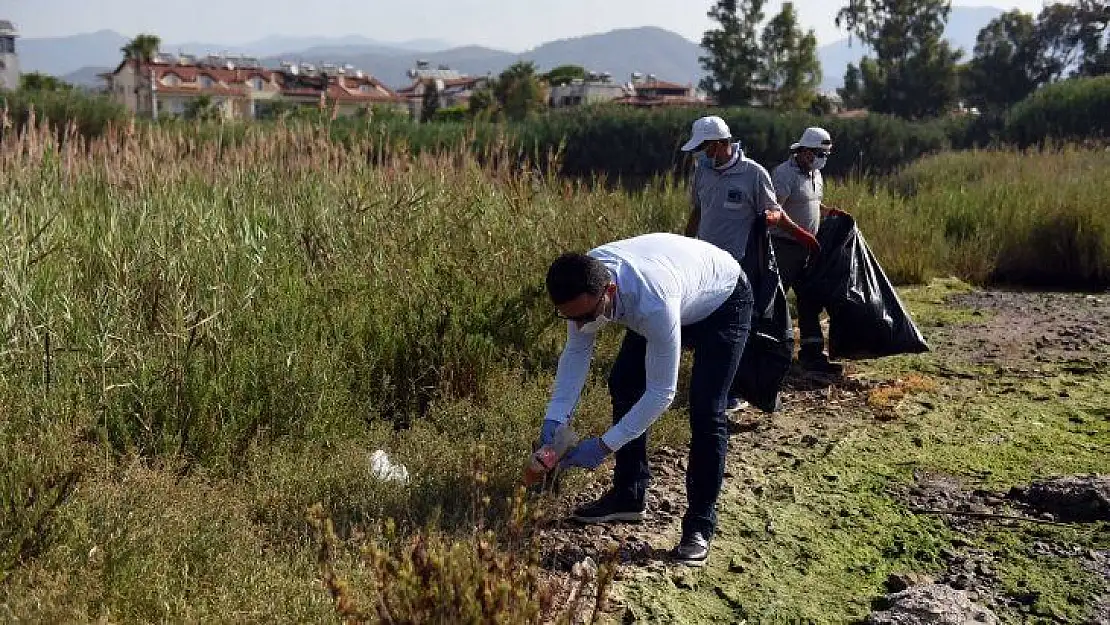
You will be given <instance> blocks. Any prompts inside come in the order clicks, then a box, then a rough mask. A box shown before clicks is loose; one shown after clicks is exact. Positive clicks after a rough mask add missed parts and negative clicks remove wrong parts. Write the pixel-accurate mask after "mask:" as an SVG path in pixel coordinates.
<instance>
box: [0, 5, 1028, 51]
mask: <svg viewBox="0 0 1110 625" xmlns="http://www.w3.org/2000/svg"><path fill="white" fill-rule="evenodd" d="M1043 2H1044V0H1016V1H1015V0H1009V1H1007V0H983V1H979V0H956V1H955V2H953V4H956V5H963V6H996V7H999V8H1001V9H1010V8H1020V9H1022V10H1025V11H1029V12H1034V13H1035V12H1037V11H1039V10H1040V8H1041V6H1042V4H1043ZM712 4H713V2H712V0H555V1H551V0H548V1H546V2H539V1H537V0H422V1H420V2H400V1H397V0H233V1H230V2H222V3H218V4H217V3H213V2H202V3H196V4H194V3H186V4H178V3H173V2H158V1H152V0H0V19H8V20H11V21H12V22H14V23H15V25H16V28H18V29H19V31H20V33H21V35H22V36H24V37H56V36H65V35H73V34H77V33H85V32H93V31H97V30H102V29H110V30H115V31H116V32H119V33H121V34H123V35H126V36H128V37H131V36H134V35H136V34H138V33H140V32H152V33H154V34H157V35H158V36H159V37H161V38H162V41H165V42H175V43H180V42H187V41H204V42H211V43H221V44H227V45H238V44H244V43H248V42H250V41H254V40H257V39H261V38H263V37H266V36H268V35H295V36H296V35H304V36H336V37H338V36H343V35H362V36H365V37H368V38H370V39H374V40H378V41H382V42H401V41H408V40H412V39H427V38H431V39H442V40H446V41H448V42H450V43H452V44H476V45H484V46H489V47H494V48H501V49H505V50H510V51H513V52H522V51H524V50H527V49H529V48H532V47H534V46H536V45H539V44H541V43H544V42H546V41H551V40H554V39H562V38H567V37H575V36H580V35H587V34H592V33H599V32H604V31H608V30H612V29H614V28H630V27H638V26H659V27H662V28H667V29H669V30H673V31H675V32H678V33H679V34H682V35H684V36H685V37H687V38H688V39H691V40H693V41H699V40H700V39H701V35H702V33H703V32H705V30H706V29H707V28H708V27H709V26H710V21H709V18H708V17H706V11H708V9H709V7H710V6H711V5H712ZM844 4H847V2H846V1H844V0H839V1H838V0H795V2H794V5H795V8H797V9H798V11H799V14H800V16H801V22H802V25H803V27H806V28H813V29H814V31H815V32H816V34H817V39H818V41H819V43H821V44H825V43H830V42H832V41H836V40H837V39H841V38H843V37H845V36H846V34H845V33H844V32H842V31H839V30H837V28H836V26H835V24H834V23H833V18H834V16H835V15H836V11H837V10H838V9H839V8H840V6H842V5H844ZM781 5H782V0H771V1H769V2H768V3H767V8H766V9H765V12H766V13H767V15H768V16H771V15H773V14H775V13H777V12H778V10H779V7H780V6H781ZM200 6H205V7H210V8H208V9H205V10H200V9H194V8H193V7H200ZM217 6H218V7H219V9H218V10H217V9H216V8H215V7H217Z"/></svg>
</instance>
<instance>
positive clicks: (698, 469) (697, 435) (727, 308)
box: [609, 274, 752, 538]
mask: <svg viewBox="0 0 1110 625" xmlns="http://www.w3.org/2000/svg"><path fill="white" fill-rule="evenodd" d="M751 315H752V293H751V288H750V287H749V286H748V280H747V278H746V277H744V276H743V274H741V279H740V281H739V283H738V284H737V285H736V290H735V291H733V293H732V295H731V296H729V298H728V299H727V300H725V301H724V303H722V304H721V305H720V306H719V307H718V308H717V310H715V311H713V313H712V314H710V315H709V316H708V317H706V318H705V319H703V320H702V321H699V322H698V323H694V324H691V325H688V326H683V327H682V344H683V346H685V347H691V348H693V352H694V367H693V371H692V373H691V376H690V434H691V437H690V456H689V462H688V464H687V469H686V499H687V503H688V508H687V511H686V516H685V517H684V518H683V519H682V531H683V532H684V533H689V532H695V531H700V532H702V533H703V534H704V535H705V536H706V537H707V538H708V537H712V535H713V532H714V530H715V529H716V526H717V511H716V507H717V495H718V494H719V493H720V491H721V482H722V481H723V480H724V472H725V456H726V455H727V453H728V418H727V417H726V416H725V406H726V402H727V400H728V390H729V386H730V385H731V384H732V377H733V375H734V374H735V373H736V366H737V365H738V364H739V363H740V356H741V355H743V352H744V344H745V343H746V342H747V339H748V330H749V328H750V327H751ZM646 351H647V340H646V339H645V338H644V337H642V336H640V335H639V334H636V333H635V332H633V331H631V330H627V331H626V332H625V335H624V341H623V342H622V343H621V348H620V352H619V353H618V354H617V359H616V361H615V362H614V363H613V369H612V371H610V373H609V396H610V398H611V399H612V402H613V423H616V422H618V421H620V420H621V418H622V417H624V415H625V414H627V413H628V411H629V410H630V409H631V408H632V406H633V405H635V403H636V402H637V401H639V400H640V397H641V396H642V395H643V394H644V389H645V387H646V371H645V369H644V358H645V354H646ZM647 434H648V433H647V432H644V434H643V435H641V436H640V437H639V438H637V439H635V440H633V441H631V442H629V443H628V444H626V445H625V446H624V447H621V448H620V449H618V450H617V452H616V466H615V467H614V469H613V488H614V490H616V491H617V493H619V494H620V495H622V496H623V497H624V498H626V499H627V501H628V502H629V503H630V504H634V505H637V506H639V507H640V508H642V507H643V505H644V500H645V498H646V495H647V487H648V483H649V482H650V481H651V469H650V468H649V467H648V456H647Z"/></svg>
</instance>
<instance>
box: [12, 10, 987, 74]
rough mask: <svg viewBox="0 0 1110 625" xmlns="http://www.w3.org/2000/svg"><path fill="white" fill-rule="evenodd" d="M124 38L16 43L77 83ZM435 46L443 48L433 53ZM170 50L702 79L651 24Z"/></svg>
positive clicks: (400, 66)
mask: <svg viewBox="0 0 1110 625" xmlns="http://www.w3.org/2000/svg"><path fill="white" fill-rule="evenodd" d="M1001 13H1002V10H1001V9H997V8H993V7H955V8H953V9H952V13H951V19H950V20H949V23H948V28H947V30H946V31H945V34H946V36H947V37H948V38H949V40H950V41H952V42H953V43H954V44H955V45H956V46H957V47H960V48H963V49H964V51H965V58H968V57H970V55H971V51H972V50H973V48H974V47H975V37H976V35H978V33H979V30H980V29H981V28H983V26H986V24H987V22H989V21H990V20H991V19H993V18H995V17H997V16H998V15H1000V14H1001ZM126 43H127V38H126V37H124V36H123V35H120V34H119V33H115V32H112V31H99V32H96V33H90V34H84V35H74V36H72V37H60V38H53V39H22V40H20V43H19V46H20V47H19V50H20V55H21V57H22V64H23V67H24V68H25V69H26V70H27V71H41V72H46V73H49V74H53V75H56V76H65V77H66V78H67V80H71V81H74V82H77V83H78V84H89V83H85V82H84V81H92V83H93V84H94V83H95V82H96V74H97V73H98V72H103V71H106V70H108V69H110V68H112V67H114V66H115V65H116V64H118V63H119V59H120V52H119V49H120V47H121V46H123V45H124V44H126ZM436 48H440V49H439V50H438V51H436V50H435V49H436ZM163 49H164V50H166V51H172V52H177V51H183V52H191V53H194V54H207V53H209V52H212V53H215V52H223V51H227V52H229V53H233V54H250V55H253V56H257V57H260V58H261V59H262V61H263V63H265V64H266V65H268V66H272V67H276V66H277V65H278V64H279V63H280V62H281V61H295V62H309V63H317V64H318V63H321V62H332V63H339V64H343V63H351V64H353V65H355V66H357V67H359V68H361V69H363V70H365V71H367V72H369V73H371V74H373V75H375V76H377V77H378V78H380V79H381V80H382V81H383V82H385V83H386V84H387V85H389V86H391V87H395V88H396V87H402V86H406V85H408V84H409V79H408V78H407V76H406V75H405V73H406V72H407V71H408V69H409V68H411V67H412V66H413V65H414V64H415V62H416V60H417V59H423V60H427V61H429V62H430V63H432V64H433V65H447V66H450V67H451V68H453V69H457V70H459V71H462V72H465V73H467V74H470V75H484V74H487V73H491V74H497V73H499V72H500V71H501V70H503V69H504V68H506V67H508V66H509V65H511V64H512V63H514V62H516V61H517V60H529V61H534V62H535V63H536V64H537V65H538V66H539V68H540V69H541V70H548V69H551V68H552V67H555V66H557V65H562V64H565V63H573V64H577V65H583V66H585V67H586V68H587V69H590V70H593V71H597V72H609V73H611V74H612V75H613V79H614V80H616V81H622V82H623V81H627V80H628V78H629V75H630V74H631V73H632V72H643V73H645V74H646V73H651V74H655V75H656V76H658V77H659V78H660V79H663V80H670V81H674V82H679V83H697V82H698V81H699V80H700V79H701V76H702V71H701V68H700V66H699V64H698V57H699V56H700V55H701V54H702V50H701V47H700V46H699V44H698V43H695V42H693V41H690V40H688V39H686V38H684V37H682V36H681V35H679V34H677V33H674V32H671V31H668V30H665V29H662V28H657V27H654V26H645V27H642V28H626V29H619V30H613V31H609V32H606V33H599V34H593V35H585V36H582V37H574V38H571V39H560V40H558V41H551V42H548V43H545V44H543V45H541V46H538V47H536V48H533V49H531V50H528V51H526V52H521V53H514V52H508V51H505V50H496V49H492V48H485V47H481V46H460V47H447V43H446V42H443V41H438V40H416V41H409V42H401V43H382V42H379V41H374V40H372V39H367V38H364V37H360V36H357V35H352V36H347V37H338V38H326V37H284V36H272V37H266V38H264V39H260V40H258V41H256V42H253V43H250V44H245V45H241V46H223V45H220V44H208V43H198V42H194V43H185V44H173V43H170V44H165V45H163ZM864 52H865V49H864V47H863V46H861V45H860V43H859V42H858V41H855V42H854V45H849V41H848V39H842V40H840V41H837V42H834V43H831V44H828V45H824V46H821V47H820V48H818V56H819V58H820V60H821V67H822V70H823V73H824V80H823V82H822V88H824V89H833V88H836V87H838V86H840V85H841V84H842V82H843V79H844V70H845V69H846V68H847V66H848V63H857V62H858V61H859V59H860V58H861V57H862V56H863V54H864Z"/></svg>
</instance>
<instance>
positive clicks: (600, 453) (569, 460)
mask: <svg viewBox="0 0 1110 625" xmlns="http://www.w3.org/2000/svg"><path fill="white" fill-rule="evenodd" d="M609 453H610V452H609V450H608V449H607V448H606V447H605V443H602V442H601V439H600V438H598V437H596V436H595V437H593V438H587V439H586V440H584V441H582V442H581V443H578V446H577V447H575V448H574V449H572V450H570V451H569V452H567V455H566V456H563V461H562V462H560V463H559V468H560V469H566V468H567V467H582V468H583V469H596V468H598V467H599V466H601V463H602V462H604V461H605V458H606V456H608V455H609Z"/></svg>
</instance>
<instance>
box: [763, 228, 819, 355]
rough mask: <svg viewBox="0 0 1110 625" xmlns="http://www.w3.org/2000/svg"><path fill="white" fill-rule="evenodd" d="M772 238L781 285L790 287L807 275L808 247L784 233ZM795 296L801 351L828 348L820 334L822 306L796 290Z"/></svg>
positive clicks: (806, 351) (815, 350)
mask: <svg viewBox="0 0 1110 625" xmlns="http://www.w3.org/2000/svg"><path fill="white" fill-rule="evenodd" d="M771 242H772V243H771V244H772V245H773V246H774V248H775V260H777V261H778V264H779V277H780V278H781V279H782V288H783V290H785V291H789V290H790V289H792V288H793V287H794V285H795V284H798V283H799V282H801V281H802V279H803V278H805V271H806V259H807V258H809V250H808V249H806V247H805V246H804V245H802V244H801V243H798V242H796V241H793V240H788V239H784V238H782V237H776V236H773V237H771ZM794 296H795V297H796V298H797V301H798V334H799V335H800V337H799V338H800V339H801V340H800V343H801V350H802V353H808V352H817V353H820V352H823V351H825V337H824V336H823V335H822V334H821V306H820V305H816V306H815V305H814V304H813V303H812V302H810V301H809V300H808V299H807V298H805V297H802V296H801V295H799V294H798V292H797V291H794Z"/></svg>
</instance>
